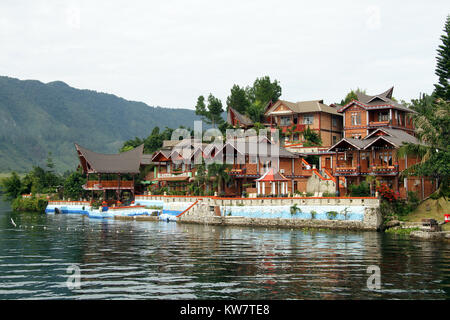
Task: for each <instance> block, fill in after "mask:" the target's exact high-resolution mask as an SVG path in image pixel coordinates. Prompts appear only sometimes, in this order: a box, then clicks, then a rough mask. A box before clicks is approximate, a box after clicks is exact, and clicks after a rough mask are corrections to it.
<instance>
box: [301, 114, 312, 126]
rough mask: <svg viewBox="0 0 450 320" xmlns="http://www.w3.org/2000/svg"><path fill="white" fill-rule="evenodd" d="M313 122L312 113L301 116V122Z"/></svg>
mask: <svg viewBox="0 0 450 320" xmlns="http://www.w3.org/2000/svg"><path fill="white" fill-rule="evenodd" d="M313 122H314V115H312V114H305V115H304V116H303V124H313Z"/></svg>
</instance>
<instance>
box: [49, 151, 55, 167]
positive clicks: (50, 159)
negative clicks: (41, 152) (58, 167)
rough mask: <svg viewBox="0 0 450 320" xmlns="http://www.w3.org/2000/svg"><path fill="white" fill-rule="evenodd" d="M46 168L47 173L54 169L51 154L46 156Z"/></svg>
mask: <svg viewBox="0 0 450 320" xmlns="http://www.w3.org/2000/svg"><path fill="white" fill-rule="evenodd" d="M47 168H48V170H49V171H53V170H54V169H55V164H54V163H53V158H52V153H51V152H49V153H48V156H47Z"/></svg>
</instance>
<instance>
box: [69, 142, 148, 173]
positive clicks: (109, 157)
mask: <svg viewBox="0 0 450 320" xmlns="http://www.w3.org/2000/svg"><path fill="white" fill-rule="evenodd" d="M75 148H76V150H77V153H78V157H79V159H80V163H81V167H82V168H83V171H84V172H85V173H116V174H118V173H139V167H140V165H141V159H142V152H143V150H144V145H143V144H141V145H140V146H139V147H136V148H134V149H133V150H129V151H126V152H122V153H119V154H103V153H97V152H94V151H91V150H88V149H86V148H84V147H82V146H80V145H78V144H76V143H75Z"/></svg>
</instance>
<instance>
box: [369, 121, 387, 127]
mask: <svg viewBox="0 0 450 320" xmlns="http://www.w3.org/2000/svg"><path fill="white" fill-rule="evenodd" d="M389 123H390V121H389V120H386V121H369V126H374V127H379V126H386V125H388V124H389Z"/></svg>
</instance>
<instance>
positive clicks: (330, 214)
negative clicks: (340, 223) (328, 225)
mask: <svg viewBox="0 0 450 320" xmlns="http://www.w3.org/2000/svg"><path fill="white" fill-rule="evenodd" d="M337 215H338V212H337V211H328V212H327V218H328V219H330V220H334V219H336V217H337Z"/></svg>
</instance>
